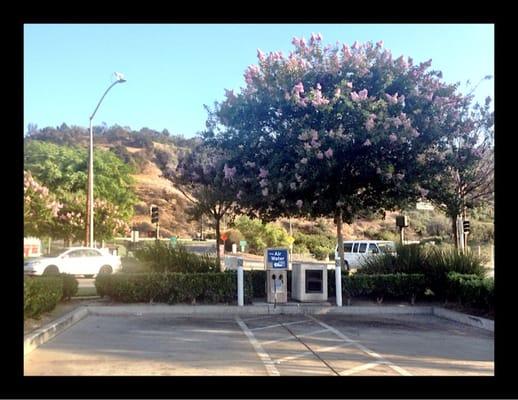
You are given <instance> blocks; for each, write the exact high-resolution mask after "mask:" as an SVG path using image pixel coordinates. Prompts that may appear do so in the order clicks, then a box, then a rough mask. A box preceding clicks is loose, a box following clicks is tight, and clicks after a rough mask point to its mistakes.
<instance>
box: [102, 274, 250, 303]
mask: <svg viewBox="0 0 518 400" xmlns="http://www.w3.org/2000/svg"><path fill="white" fill-rule="evenodd" d="M244 283H245V288H244V289H245V290H244V295H245V296H244V300H245V303H250V302H251V301H252V290H253V289H252V277H251V275H249V274H247V273H246V274H245V282H244ZM95 287H96V289H97V293H98V294H99V295H100V296H101V297H104V296H109V297H110V298H111V299H113V300H115V301H121V302H125V303H138V302H157V303H168V304H177V303H188V304H193V303H206V304H213V303H235V301H236V299H237V276H236V273H235V272H211V273H170V272H165V273H156V272H152V273H134V274H125V273H120V274H113V275H98V276H97V278H96V280H95Z"/></svg>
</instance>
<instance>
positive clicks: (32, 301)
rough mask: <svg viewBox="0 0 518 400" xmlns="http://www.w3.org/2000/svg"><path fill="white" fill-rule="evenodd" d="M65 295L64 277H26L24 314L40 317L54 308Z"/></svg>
mask: <svg viewBox="0 0 518 400" xmlns="http://www.w3.org/2000/svg"><path fill="white" fill-rule="evenodd" d="M62 297H63V279H62V278H61V277H58V276H55V277H54V276H53V277H27V276H26V277H24V280H23V316H24V319H25V318H38V317H39V316H40V315H41V314H42V313H44V312H47V311H51V310H53V309H54V308H55V307H56V305H57V304H58V302H59V300H61V298H62Z"/></svg>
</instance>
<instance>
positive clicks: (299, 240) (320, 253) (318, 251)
mask: <svg viewBox="0 0 518 400" xmlns="http://www.w3.org/2000/svg"><path fill="white" fill-rule="evenodd" d="M293 237H294V239H295V241H294V242H293V246H294V252H297V251H296V250H303V249H304V248H306V249H307V250H308V251H309V252H310V253H311V254H313V255H314V256H315V258H316V259H318V260H325V259H326V258H327V256H328V255H329V254H330V253H332V252H334V249H335V244H336V239H335V238H334V237H333V236H328V235H322V234H320V235H315V234H309V235H308V234H305V233H301V232H296V233H295V234H294V235H293ZM298 253H299V254H304V252H298Z"/></svg>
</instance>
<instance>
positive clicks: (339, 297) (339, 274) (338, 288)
mask: <svg viewBox="0 0 518 400" xmlns="http://www.w3.org/2000/svg"><path fill="white" fill-rule="evenodd" d="M335 283H336V305H337V306H338V307H342V270H341V269H340V266H338V267H336V268H335Z"/></svg>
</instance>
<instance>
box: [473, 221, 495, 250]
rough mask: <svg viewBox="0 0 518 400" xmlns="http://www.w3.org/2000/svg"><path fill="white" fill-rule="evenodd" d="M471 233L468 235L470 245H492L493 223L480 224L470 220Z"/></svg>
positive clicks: (493, 236)
mask: <svg viewBox="0 0 518 400" xmlns="http://www.w3.org/2000/svg"><path fill="white" fill-rule="evenodd" d="M470 225H471V231H470V233H469V235H468V240H469V242H470V243H477V244H481V243H492V242H494V240H495V225H494V222H480V221H474V220H472V221H471V223H470Z"/></svg>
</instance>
